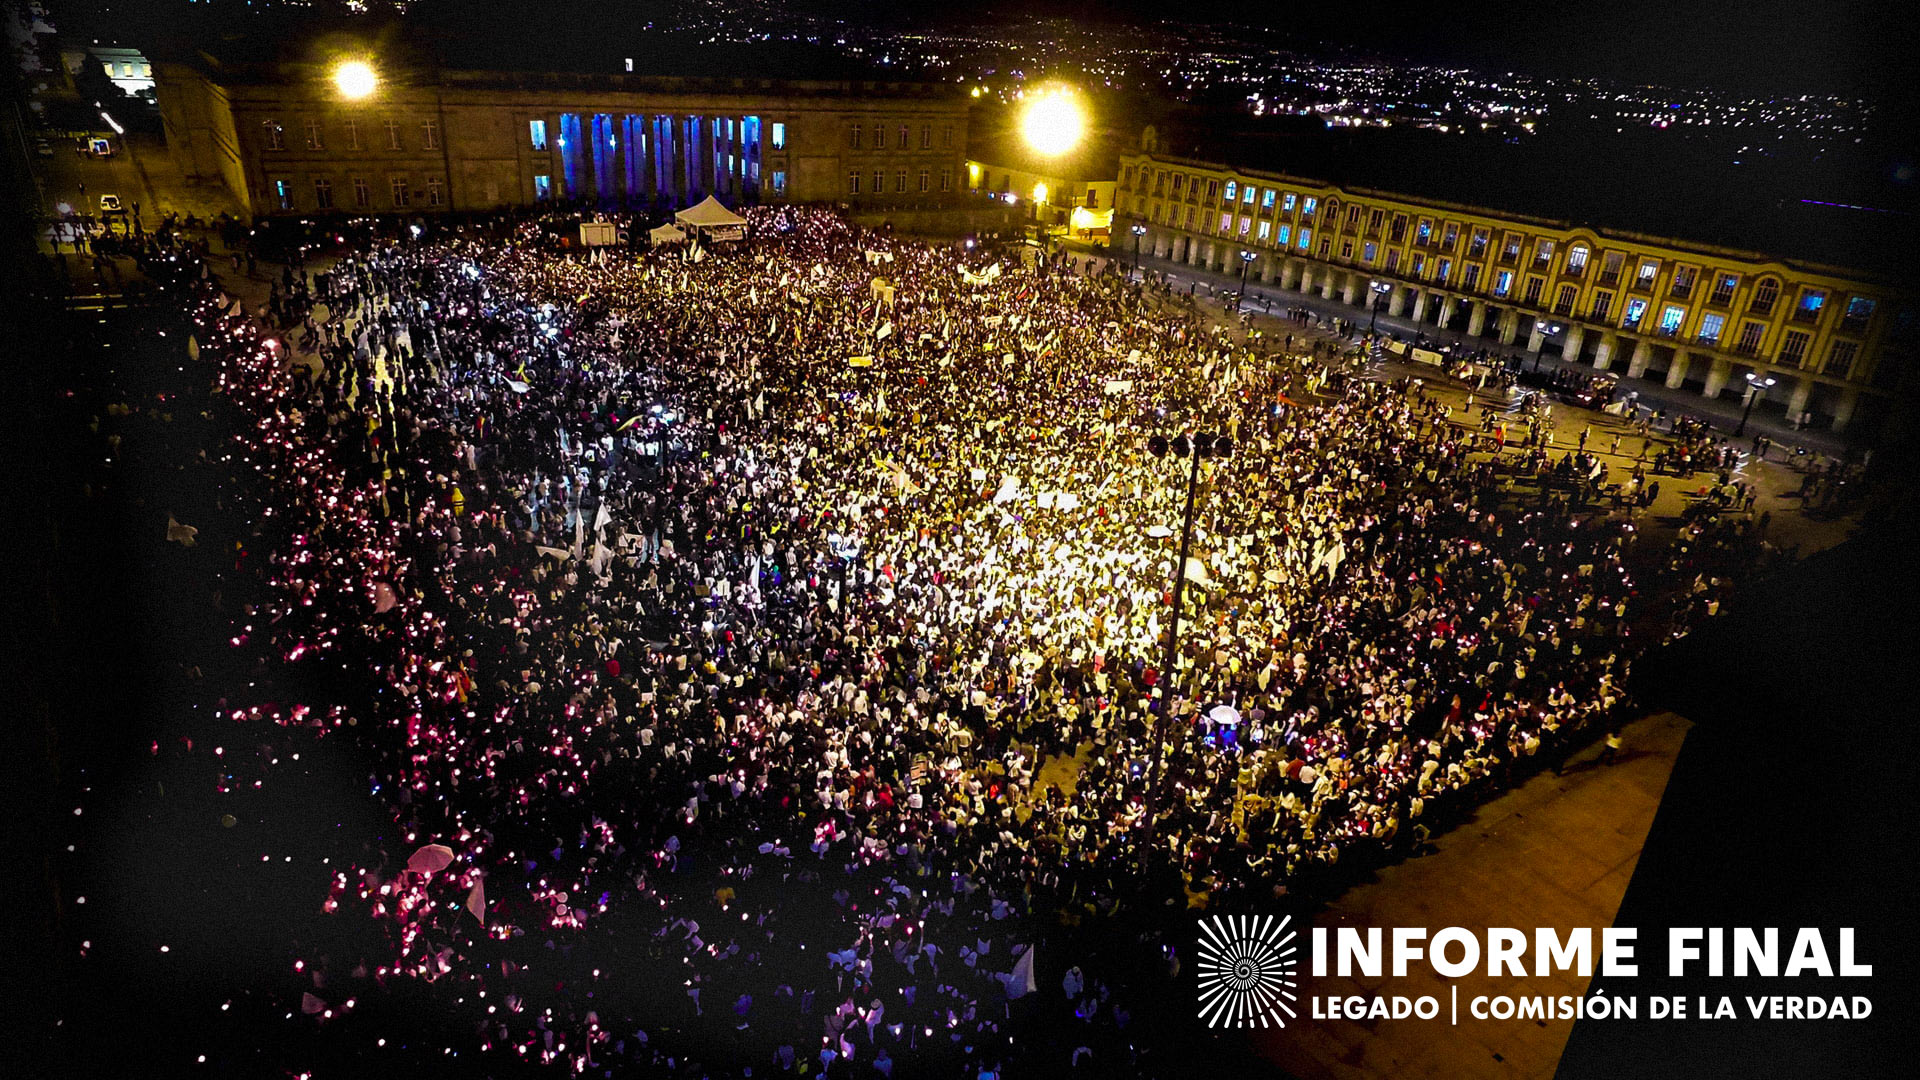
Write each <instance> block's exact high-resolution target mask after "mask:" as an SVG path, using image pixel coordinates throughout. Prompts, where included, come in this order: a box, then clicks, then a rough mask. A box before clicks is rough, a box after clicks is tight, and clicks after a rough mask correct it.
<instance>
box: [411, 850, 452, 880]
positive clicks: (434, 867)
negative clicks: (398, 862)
mask: <svg viewBox="0 0 1920 1080" xmlns="http://www.w3.org/2000/svg"><path fill="white" fill-rule="evenodd" d="M452 864H453V849H452V848H450V847H448V846H447V845H445V844H428V845H427V846H426V847H423V848H421V849H420V850H419V851H416V852H414V853H413V857H412V858H410V859H408V860H407V869H409V870H411V871H413V872H414V873H416V874H425V875H427V876H428V877H431V876H433V875H434V874H436V873H438V872H440V871H442V870H445V869H446V868H447V867H448V866H451V865H452Z"/></svg>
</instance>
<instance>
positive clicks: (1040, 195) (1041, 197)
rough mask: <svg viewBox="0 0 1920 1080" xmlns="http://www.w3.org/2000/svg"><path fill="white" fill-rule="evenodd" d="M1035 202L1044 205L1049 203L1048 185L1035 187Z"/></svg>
mask: <svg viewBox="0 0 1920 1080" xmlns="http://www.w3.org/2000/svg"><path fill="white" fill-rule="evenodd" d="M1033 201H1034V202H1037V203H1043V202H1046V201H1047V185H1045V184H1035V185H1033Z"/></svg>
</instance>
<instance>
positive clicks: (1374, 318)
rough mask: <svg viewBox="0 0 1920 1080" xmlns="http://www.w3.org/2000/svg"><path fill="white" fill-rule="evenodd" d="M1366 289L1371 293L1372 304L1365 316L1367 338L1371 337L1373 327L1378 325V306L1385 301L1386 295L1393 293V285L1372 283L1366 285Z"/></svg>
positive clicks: (1378, 282)
mask: <svg viewBox="0 0 1920 1080" xmlns="http://www.w3.org/2000/svg"><path fill="white" fill-rule="evenodd" d="M1367 289H1368V290H1369V291H1370V292H1372V293H1373V302H1372V303H1371V304H1369V305H1368V306H1369V307H1371V308H1372V309H1373V310H1372V311H1371V312H1369V313H1368V315H1367V336H1368V337H1372V336H1373V330H1374V327H1376V326H1378V325H1379V324H1380V305H1381V303H1382V302H1383V301H1385V300H1386V297H1387V294H1388V293H1389V292H1392V291H1393V283H1392V282H1388V281H1373V282H1369V283H1368V285H1367Z"/></svg>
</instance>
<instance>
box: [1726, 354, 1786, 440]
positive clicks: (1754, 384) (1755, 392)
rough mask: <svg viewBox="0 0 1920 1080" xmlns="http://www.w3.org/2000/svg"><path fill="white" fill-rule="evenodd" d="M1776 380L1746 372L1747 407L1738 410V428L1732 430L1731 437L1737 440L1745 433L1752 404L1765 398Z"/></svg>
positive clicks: (1769, 376) (1751, 412) (1751, 411)
mask: <svg viewBox="0 0 1920 1080" xmlns="http://www.w3.org/2000/svg"><path fill="white" fill-rule="evenodd" d="M1776 381H1777V380H1775V379H1774V377H1773V376H1771V375H1761V374H1759V373H1757V372H1752V371H1749V372H1747V407H1746V408H1744V409H1742V410H1740V426H1739V427H1737V428H1734V429H1733V437H1734V438H1736V439H1737V438H1739V437H1740V436H1742V435H1745V434H1746V433H1747V417H1749V416H1752V415H1753V403H1754V402H1756V401H1759V400H1760V399H1761V398H1763V397H1766V396H1767V389H1768V388H1769V387H1771V386H1772V385H1773V384H1774V383H1775V382H1776Z"/></svg>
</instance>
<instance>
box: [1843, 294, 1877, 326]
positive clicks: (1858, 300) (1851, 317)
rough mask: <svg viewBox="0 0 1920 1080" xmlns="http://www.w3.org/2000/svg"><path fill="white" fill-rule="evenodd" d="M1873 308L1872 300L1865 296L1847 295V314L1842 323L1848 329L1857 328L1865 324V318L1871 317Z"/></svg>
mask: <svg viewBox="0 0 1920 1080" xmlns="http://www.w3.org/2000/svg"><path fill="white" fill-rule="evenodd" d="M1873 309H1874V302H1873V301H1872V300H1870V299H1868V298H1867V297H1864V296H1854V297H1849V298H1848V299H1847V315H1846V318H1845V319H1844V320H1843V323H1844V325H1845V326H1846V327H1847V329H1849V330H1858V329H1860V328H1861V327H1864V326H1866V325H1867V320H1868V319H1871V318H1873Z"/></svg>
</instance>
